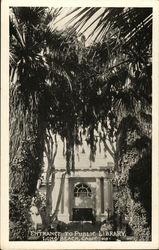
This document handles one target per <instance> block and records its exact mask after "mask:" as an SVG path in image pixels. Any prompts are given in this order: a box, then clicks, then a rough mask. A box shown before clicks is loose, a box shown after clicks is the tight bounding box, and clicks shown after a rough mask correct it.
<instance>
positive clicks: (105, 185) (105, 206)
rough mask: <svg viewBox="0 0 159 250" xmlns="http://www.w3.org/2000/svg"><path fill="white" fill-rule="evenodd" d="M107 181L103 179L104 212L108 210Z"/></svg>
mask: <svg viewBox="0 0 159 250" xmlns="http://www.w3.org/2000/svg"><path fill="white" fill-rule="evenodd" d="M109 191H110V189H109V181H108V179H104V210H105V211H106V210H107V209H108V208H109Z"/></svg>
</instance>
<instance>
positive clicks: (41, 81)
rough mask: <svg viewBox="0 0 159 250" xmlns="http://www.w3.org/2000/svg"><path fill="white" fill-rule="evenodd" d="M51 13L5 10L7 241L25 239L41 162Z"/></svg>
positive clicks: (46, 105)
mask: <svg viewBox="0 0 159 250" xmlns="http://www.w3.org/2000/svg"><path fill="white" fill-rule="evenodd" d="M53 14H55V12H54V13H53V12H51V11H50V10H48V9H47V8H25V7H24V8H11V9H10V239H13V240H22V239H26V238H27V232H28V227H29V213H28V211H29V207H30V203H31V197H32V196H33V194H34V193H35V190H36V185H37V180H38V178H39V174H40V171H41V168H42V165H43V151H44V133H45V129H46V124H47V114H48V110H49V105H50V103H49V102H50V99H49V97H52V96H50V91H49V86H47V82H46V80H47V76H48V64H47V62H46V56H45V54H44V52H45V47H46V46H45V33H46V32H47V30H48V28H47V25H48V23H49V22H50V21H51V20H52V18H53ZM46 96H47V99H46ZM46 100H47V102H46ZM44 103H45V105H44Z"/></svg>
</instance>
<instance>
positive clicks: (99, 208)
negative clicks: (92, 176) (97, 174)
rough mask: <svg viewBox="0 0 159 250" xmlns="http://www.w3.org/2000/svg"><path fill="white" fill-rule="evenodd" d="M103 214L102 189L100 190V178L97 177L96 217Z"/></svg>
mask: <svg viewBox="0 0 159 250" xmlns="http://www.w3.org/2000/svg"><path fill="white" fill-rule="evenodd" d="M100 214H101V190H100V178H96V217H97V220H98V217H99V216H100Z"/></svg>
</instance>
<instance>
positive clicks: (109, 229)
mask: <svg viewBox="0 0 159 250" xmlns="http://www.w3.org/2000/svg"><path fill="white" fill-rule="evenodd" d="M130 6H131V5H130ZM8 13H9V15H8V19H9V37H8V38H9V51H8V53H9V62H8V68H9V77H8V79H9V83H8V89H9V93H8V95H9V98H8V99H9V104H8V107H9V126H8V127H9V156H8V157H9V161H8V162H9V166H8V183H9V187H8V193H9V195H8V196H9V199H8V214H9V218H8V237H9V239H8V240H9V242H10V243H12V242H37V241H38V242H39V244H40V242H48V241H49V242H63V243H64V242H82V241H83V242H97V243H100V242H102V244H103V245H102V246H104V249H107V248H108V247H109V244H110V243H111V242H116V243H117V242H118V243H119V242H121V244H122V243H123V242H129V243H130V244H131V242H145V243H146V242H149V243H150V242H152V238H153V237H152V235H153V234H152V231H153V230H152V228H153V225H152V213H153V203H152V188H153V185H152V184H153V171H154V170H153V168H152V165H153V164H152V154H153V145H152V132H153V131H152V127H153V123H152V110H153V105H152V103H154V100H153V94H152V89H153V78H152V77H153V76H152V68H153V55H152V48H153V39H152V38H153V36H152V35H153V32H152V30H153V25H152V24H153V7H127V6H125V7H124V6H122V7H103V6H100V7H99V6H97V7H96V6H90V7H87V6H81V7H80V6H77V7H76V6H74V5H72V7H65V6H60V7H56V5H55V6H50V5H49V6H47V7H46V6H43V5H41V6H40V5H39V6H18V5H17V6H15V5H13V6H12V5H10V6H9V7H8ZM153 91H154V89H153ZM157 157H158V156H157ZM155 167H157V166H155ZM156 190H157V191H158V189H156ZM156 218H157V217H156ZM34 246H35V245H34ZM64 246H65V245H64ZM76 247H77V246H76ZM63 249H64V248H63Z"/></svg>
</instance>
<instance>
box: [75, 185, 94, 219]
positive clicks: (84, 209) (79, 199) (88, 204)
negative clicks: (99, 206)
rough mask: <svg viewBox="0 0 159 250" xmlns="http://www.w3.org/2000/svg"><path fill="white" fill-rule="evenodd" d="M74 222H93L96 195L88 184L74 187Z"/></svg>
mask: <svg viewBox="0 0 159 250" xmlns="http://www.w3.org/2000/svg"><path fill="white" fill-rule="evenodd" d="M73 192H74V207H73V208H72V220H73V221H90V220H93V217H94V216H93V208H94V195H93V192H92V189H91V187H89V186H88V185H87V184H86V183H78V184H76V185H75V187H74V190H73Z"/></svg>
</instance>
